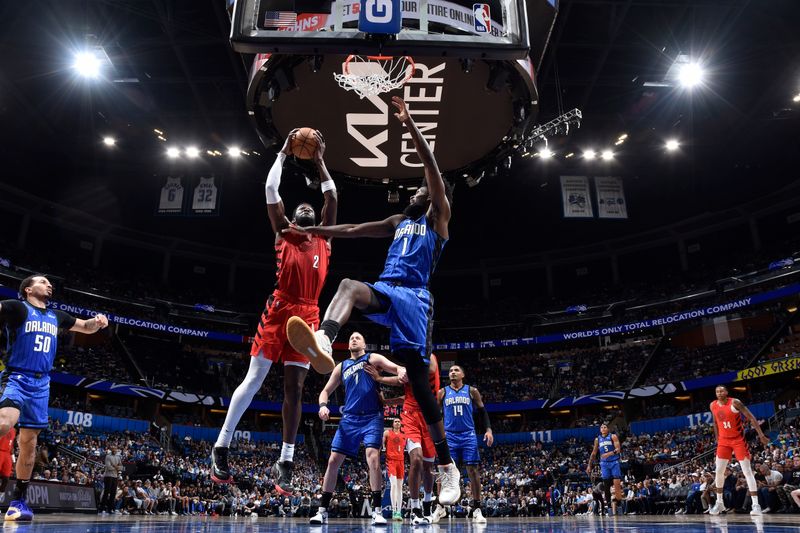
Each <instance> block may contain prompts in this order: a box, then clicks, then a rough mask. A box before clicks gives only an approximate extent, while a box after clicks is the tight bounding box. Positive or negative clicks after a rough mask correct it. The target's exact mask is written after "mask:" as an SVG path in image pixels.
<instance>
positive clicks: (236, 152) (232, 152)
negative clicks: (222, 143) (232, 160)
mask: <svg viewBox="0 0 800 533" xmlns="http://www.w3.org/2000/svg"><path fill="white" fill-rule="evenodd" d="M228 155H229V156H231V157H239V156H240V155H242V151H241V150H239V147H238V146H231V147H230V148H228Z"/></svg>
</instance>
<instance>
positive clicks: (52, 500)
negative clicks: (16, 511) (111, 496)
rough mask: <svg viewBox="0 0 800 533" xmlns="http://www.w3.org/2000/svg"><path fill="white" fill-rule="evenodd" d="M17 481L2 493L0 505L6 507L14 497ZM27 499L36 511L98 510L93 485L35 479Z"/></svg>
mask: <svg viewBox="0 0 800 533" xmlns="http://www.w3.org/2000/svg"><path fill="white" fill-rule="evenodd" d="M16 483H17V482H16V480H13V481H9V482H8V487H6V491H5V492H4V493H0V505H2V506H4V507H6V506H8V504H9V503H10V502H11V500H12V499H13V498H14V487H15V485H16ZM26 501H27V502H28V505H29V506H30V507H31V508H32V509H33V510H34V511H39V510H42V509H47V510H50V511H94V512H97V501H96V500H95V494H94V487H93V486H91V485H76V484H73V483H53V482H45V481H36V480H34V481H31V484H30V485H28V494H27V499H26ZM23 527H25V526H23Z"/></svg>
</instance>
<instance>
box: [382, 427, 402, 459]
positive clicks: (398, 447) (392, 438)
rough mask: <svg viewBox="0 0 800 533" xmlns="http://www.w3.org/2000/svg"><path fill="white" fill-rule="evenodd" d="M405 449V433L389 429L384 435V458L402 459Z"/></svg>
mask: <svg viewBox="0 0 800 533" xmlns="http://www.w3.org/2000/svg"><path fill="white" fill-rule="evenodd" d="M405 449H406V435H405V433H403V432H402V431H401V432H399V433H395V432H394V431H391V430H390V431H389V434H388V435H387V436H386V460H387V461H403V450H405Z"/></svg>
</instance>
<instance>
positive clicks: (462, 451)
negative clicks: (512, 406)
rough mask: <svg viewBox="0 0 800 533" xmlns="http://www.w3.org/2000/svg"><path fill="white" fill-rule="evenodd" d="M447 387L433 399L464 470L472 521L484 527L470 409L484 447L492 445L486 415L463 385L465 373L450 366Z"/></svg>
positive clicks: (473, 391)
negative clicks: (468, 489) (442, 416)
mask: <svg viewBox="0 0 800 533" xmlns="http://www.w3.org/2000/svg"><path fill="white" fill-rule="evenodd" d="M448 376H449V377H450V385H448V386H447V387H444V388H442V389H439V392H438V393H437V394H436V398H437V400H438V401H439V405H440V406H441V407H442V408H443V410H444V429H445V431H446V432H447V442H448V444H450V450H451V451H452V454H453V459H455V461H456V462H457V463H460V462H463V463H464V465H466V467H467V475H468V476H469V487H470V490H471V491H472V498H473V500H472V508H473V512H472V521H473V522H475V523H476V524H485V523H486V518H485V517H484V516H483V512H482V511H481V478H480V473H479V472H478V465H479V464H480V461H481V459H480V456H479V455H478V438H477V436H476V434H475V421H474V420H473V419H472V411H473V406H474V407H475V409H474V410H475V415H477V419H478V423H479V424H480V425H481V426H482V427H481V428H480V431H481V432H482V433H483V442H485V443H486V445H487V446H491V445H492V444H494V435H493V434H492V426H491V424H490V422H489V413H487V412H486V408H485V407H484V405H483V398H481V393H480V392H478V389H476V388H475V387H471V386H469V385H467V384H465V383H464V369H463V368H461V367H460V366H459V365H453V366H451V367H450V372H448Z"/></svg>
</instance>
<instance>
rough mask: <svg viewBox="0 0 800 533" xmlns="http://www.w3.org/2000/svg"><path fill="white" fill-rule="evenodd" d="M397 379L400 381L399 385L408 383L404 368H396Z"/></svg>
mask: <svg viewBox="0 0 800 533" xmlns="http://www.w3.org/2000/svg"><path fill="white" fill-rule="evenodd" d="M397 377H398V378H399V379H400V383H403V384H405V383H408V374H407V373H406V367H404V366H398V367H397Z"/></svg>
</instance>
